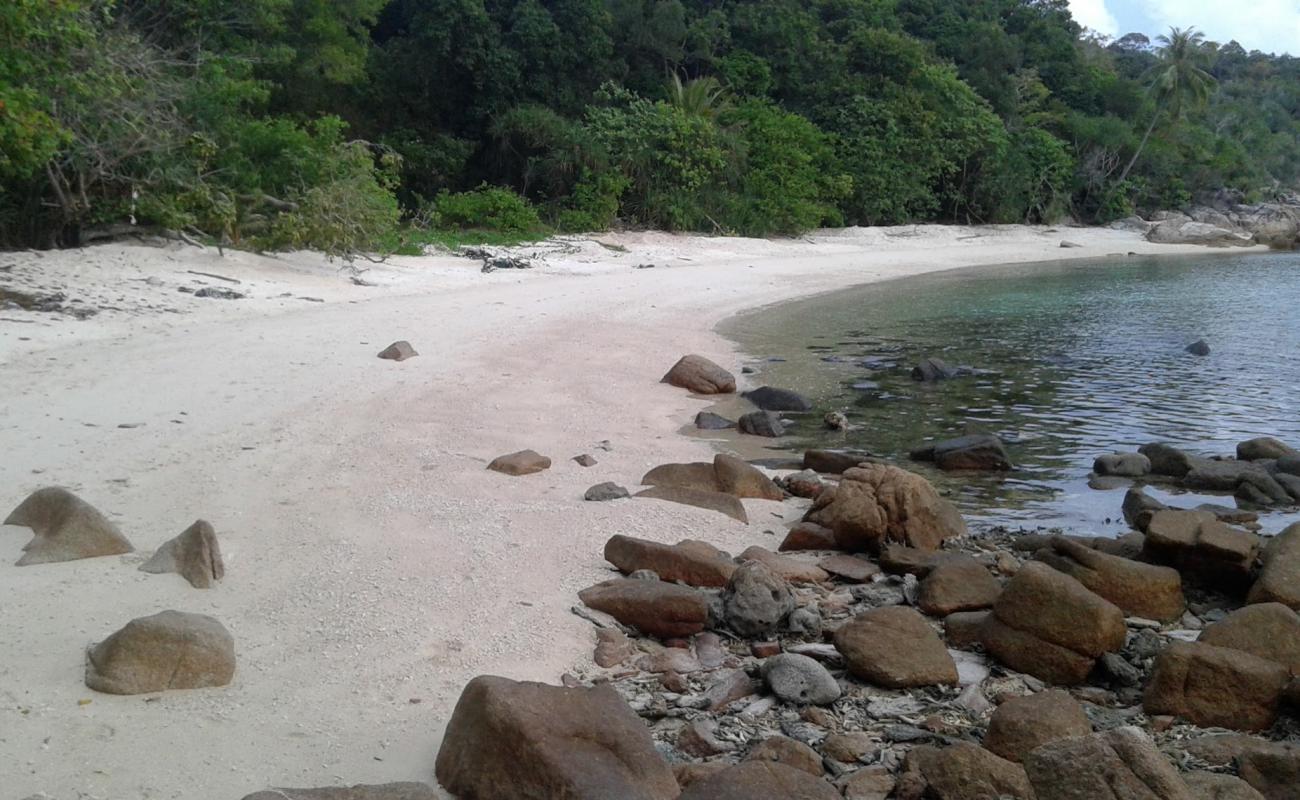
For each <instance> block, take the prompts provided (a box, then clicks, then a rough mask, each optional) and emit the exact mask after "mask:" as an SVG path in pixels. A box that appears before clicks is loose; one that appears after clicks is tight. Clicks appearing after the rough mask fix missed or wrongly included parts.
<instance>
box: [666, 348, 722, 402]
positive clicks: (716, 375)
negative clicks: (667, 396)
mask: <svg viewBox="0 0 1300 800" xmlns="http://www.w3.org/2000/svg"><path fill="white" fill-rule="evenodd" d="M661 382H662V383H668V384H671V385H673V386H677V387H680V388H682V389H688V390H690V391H692V392H695V393H696V394H730V393H731V392H734V391H736V378H735V376H733V375H732V374H731V373H730V372H727V371H726V370H725V369H723V368H722V367H720V366H718V365H717V364H715V363H713V362H712V361H710V360H709V359H707V358H705V357H704V356H700V355H694V354H692V355H687V356H682V357H681V359H680V360H679V361H678V362H677V363H676V364H674V365H673V367H672V369H670V370H668V374H666V375H664V377H663V380H662V381H661Z"/></svg>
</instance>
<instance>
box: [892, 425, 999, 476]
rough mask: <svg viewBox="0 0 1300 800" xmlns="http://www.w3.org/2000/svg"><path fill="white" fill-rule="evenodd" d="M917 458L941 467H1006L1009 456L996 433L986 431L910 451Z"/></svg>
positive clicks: (955, 468) (984, 468)
mask: <svg viewBox="0 0 1300 800" xmlns="http://www.w3.org/2000/svg"><path fill="white" fill-rule="evenodd" d="M911 457H912V458H913V459H914V460H916V461H933V462H934V464H935V466H937V467H938V468H939V469H942V470H945V471H946V470H983V471H995V472H996V471H1007V470H1010V469H1012V465H1011V456H1010V455H1008V454H1007V448H1006V446H1005V445H1003V444H1002V440H1001V439H999V438H998V437H996V436H994V435H992V434H987V433H976V434H971V435H969V436H958V437H957V438H955V439H945V440H944V441H941V442H936V443H934V444H932V445H926V446H925V447H919V448H917V449H915V450H913V451H912V452H911Z"/></svg>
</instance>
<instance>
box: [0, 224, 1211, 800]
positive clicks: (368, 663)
mask: <svg viewBox="0 0 1300 800" xmlns="http://www.w3.org/2000/svg"><path fill="white" fill-rule="evenodd" d="M1063 240H1068V241H1070V242H1072V243H1076V244H1078V245H1079V246H1078V247H1072V248H1068V249H1063V248H1062V247H1061V242H1062V241H1063ZM519 252H520V253H522V254H524V255H531V254H536V255H538V256H539V257H538V260H537V266H536V267H535V268H534V269H531V270H528V271H517V270H500V271H495V272H492V273H488V274H484V273H481V272H480V270H479V262H478V261H475V260H472V259H466V258H456V257H452V256H428V257H419V258H415V257H401V258H394V259H391V260H390V261H388V262H387V263H384V264H369V263H365V262H358V265H359V267H360V268H363V269H364V268H368V269H367V271H366V272H364V274H363V275H362V276H361V277H362V278H363V280H364V281H365V282H367V283H371V284H374V285H371V286H361V285H357V284H355V283H354V282H353V281H352V280H351V279H350V278H351V275H352V273H351V272H349V271H347V270H340V266H341V265H340V264H339V263H329V262H327V261H326V260H325V259H324V258H323V257H322V256H319V255H316V254H310V253H295V254H286V255H281V256H276V257H265V256H256V255H252V254H247V253H237V252H227V253H226V254H225V255H224V256H222V255H219V254H218V253H217V252H216V251H215V250H213V249H205V250H200V249H197V248H194V247H182V246H169V247H166V248H157V247H146V246H140V245H108V246H102V247H96V248H92V249H86V250H77V251H61V252H44V253H6V254H0V287H4V288H9V289H18V290H23V291H35V292H38V293H45V294H48V293H52V292H63V293H64V294H66V295H67V297H68V300H69V301H72V300H79V301H81V305H84V306H87V307H102V308H103V309H104V310H101V311H100V312H99V313H98V314H96V315H94V316H92V317H90V318H88V319H84V320H78V319H76V318H74V317H73V316H71V315H66V314H58V313H40V312H33V311H24V310H21V309H4V308H3V304H0V453H3V457H0V515H3V514H4V513H7V512H8V510H9V509H10V508H12V507H13V506H15V505H17V504H18V502H19V501H21V500H22V499H23V498H24V497H25V496H26V495H27V494H28V493H29V492H31V491H33V490H35V489H37V488H39V487H42V486H47V485H62V486H66V487H68V488H71V489H72V490H74V491H75V492H77V493H78V494H79V495H80V496H81V497H82V498H84V499H85V500H87V501H88V502H90V503H92V504H94V505H95V506H97V507H98V508H99V509H101V510H102V511H104V512H105V513H106V514H107V515H109V516H110V518H111V519H113V520H114V521H115V522H116V523H117V524H118V525H119V527H120V528H121V529H122V531H123V532H124V533H125V534H126V535H127V536H128V537H129V538H130V539H131V541H132V543H133V544H134V545H135V547H136V548H137V550H138V552H137V553H135V554H131V555H127V556H120V557H107V558H98V559H87V560H81V561H74V562H67V563H59V564H47V565H38V566H29V567H21V568H19V567H15V566H13V564H14V562H15V561H16V560H17V559H18V558H19V555H20V551H21V548H22V546H23V545H24V544H25V543H26V542H27V540H28V539H29V538H30V532H29V531H28V530H26V529H24V528H17V527H0V641H2V642H3V655H2V656H0V696H2V697H3V703H0V763H2V764H4V765H5V767H4V769H3V772H4V774H5V778H4V780H3V782H2V783H3V785H4V787H5V795H6V796H12V797H15V798H21V797H27V796H28V795H31V794H34V793H37V792H45V793H47V794H48V795H49V796H50V797H53V798H70V797H82V798H128V797H130V798H159V799H162V798H182V797H185V798H194V797H198V796H201V797H205V798H208V797H210V798H239V797H242V796H243V795H244V794H247V793H249V792H253V791H255V790H258V789H262V788H265V787H267V786H276V785H278V786H319V785H326V784H336V783H349V784H350V783H363V782H375V783H378V782H384V781H396V780H423V781H432V779H433V762H434V756H435V754H436V753H437V750H438V745H439V741H440V737H441V732H442V728H443V726H444V725H445V723H446V720H447V718H448V716H449V714H450V712H451V708H452V706H453V704H454V703H455V701H456V698H457V696H458V694H459V692H460V689H461V687H462V686H463V685H464V684H465V683H466V682H467V681H468V680H469V679H470V678H472V677H474V676H475V675H479V674H484V673H490V674H498V675H505V676H508V677H511V678H518V679H530V680H540V681H546V682H550V683H555V682H557V681H558V679H559V677H560V675H561V674H562V673H563V672H565V671H566V670H568V669H570V668H572V667H573V666H574V665H575V664H581V663H583V662H584V661H586V660H588V659H589V657H590V652H591V644H592V642H593V641H594V634H593V629H592V626H591V625H590V623H588V622H586V621H584V620H583V619H580V618H579V617H577V616H575V615H574V614H572V613H571V612H570V610H569V609H570V607H571V606H573V605H574V604H575V602H576V596H575V594H576V592H577V590H579V589H581V588H583V587H585V586H587V585H590V584H591V583H594V582H596V581H598V580H601V579H602V578H604V577H605V576H607V575H608V569H609V568H608V566H607V565H605V564H604V563H603V562H602V561H601V560H600V558H599V555H598V554H599V553H600V551H601V546H602V545H603V543H604V541H605V540H606V539H607V538H608V537H609V536H611V535H613V534H615V533H624V534H629V535H635V536H640V537H644V538H650V539H657V540H661V541H665V542H669V541H677V540H679V539H682V538H687V537H690V538H698V539H704V540H707V541H709V542H712V543H714V544H716V545H717V546H719V547H721V548H723V549H725V550H729V551H731V552H738V551H739V550H741V549H744V547H746V546H747V545H750V544H765V545H768V546H772V547H774V546H775V543H776V542H777V541H779V538H778V537H777V536H775V535H773V533H772V532H773V531H777V530H779V529H780V524H781V518H782V516H785V517H792V516H793V514H794V513H795V511H794V510H793V509H783V507H782V505H781V504H777V503H770V502H764V501H746V505H747V506H748V510H749V515H750V518H751V524H750V525H749V526H745V525H741V524H739V523H737V522H734V521H732V520H730V519H728V518H726V517H723V516H721V515H718V514H714V513H710V512H705V511H699V510H694V509H690V508H686V507H683V506H675V505H669V504H666V503H662V502H659V501H647V500H635V501H619V502H613V503H585V502H583V500H582V494H583V492H584V490H585V489H586V488H587V487H588V486H591V485H592V484H595V483H598V482H602V481H615V482H618V483H621V484H623V485H626V486H629V487H635V486H636V485H637V483H638V479H639V477H640V476H641V475H642V474H643V473H644V472H645V471H646V470H647V469H649V468H650V467H652V466H654V465H656V464H659V463H663V462H666V461H690V460H699V459H703V458H708V457H710V444H709V442H708V441H707V440H704V439H698V438H692V437H684V436H681V435H679V433H678V431H679V429H680V428H681V427H682V425H683V424H685V423H687V422H689V421H690V419H691V417H692V416H693V415H694V414H695V412H696V411H697V410H699V409H701V408H703V407H705V406H706V405H708V401H707V400H706V399H702V398H695V397H691V396H689V395H688V394H686V393H685V392H683V391H682V390H680V389H675V388H673V387H670V386H668V385H665V384H661V383H659V379H660V377H661V376H662V375H663V373H664V372H665V371H666V370H667V369H668V367H669V366H671V365H672V364H673V362H674V361H676V359H677V358H678V357H680V356H681V355H682V354H684V353H692V352H694V353H700V354H702V355H705V356H707V357H709V358H712V359H713V360H715V361H717V362H718V363H720V364H722V365H724V366H726V367H728V368H729V369H732V370H733V371H734V372H736V373H739V367H740V365H741V363H742V356H741V354H739V353H737V352H735V349H734V347H733V346H732V345H731V344H730V343H729V342H727V341H726V340H725V339H723V338H721V337H720V336H719V335H718V334H716V333H715V332H714V327H715V325H716V324H717V323H718V322H719V321H720V320H722V319H724V318H726V317H727V316H729V315H731V314H734V313H736V312H738V311H740V310H743V309H748V308H754V307H757V306H762V305H765V304H769V303H775V302H779V301H782V300H787V299H792V298H796V297H802V296H807V295H810V294H813V293H817V292H824V291H831V290H834V289H836V288H840V287H845V286H849V285H855V284H863V283H870V282H875V281H883V280H889V279H894V278H901V277H906V276H910V275H917V274H921V273H924V272H930V271H935V270H946V269H956V268H964V267H975V266H981V265H990V264H1000V263H1011V262H1036V261H1047V260H1057V259H1089V258H1098V257H1105V256H1112V255H1124V254H1128V253H1138V254H1179V253H1200V252H1205V251H1204V249H1203V248H1199V247H1192V246H1173V245H1156V244H1149V243H1147V242H1146V241H1144V240H1143V239H1142V238H1141V237H1139V236H1138V235H1137V234H1133V233H1128V232H1122V231H1113V230H1103V229H1046V228H1031V227H1020V226H1007V227H995V228H987V227H985V228H965V227H941V226H918V227H906V228H890V229H883V228H882V229H850V230H845V231H827V232H820V233H817V234H813V235H810V236H806V237H803V238H800V239H796V240H782V241H767V240H752V239H723V238H705V237H697V236H672V235H667V234H657V233H628V234H609V235H603V236H600V237H598V238H596V239H592V238H582V237H573V238H566V239H562V240H552V241H549V242H546V243H543V244H539V245H536V246H529V247H523V248H520V249H519ZM647 265H653V268H644V267H646V266H647ZM638 266H639V267H643V268H639V269H638V268H635V267H638ZM195 272H200V273H202V272H206V273H212V274H217V275H221V276H224V277H226V278H231V279H234V280H233V281H232V280H221V279H218V278H212V277H207V276H204V275H199V274H194V273H195ZM234 281H238V283H235V282H234ZM179 287H186V288H189V289H200V288H203V287H216V288H225V289H232V290H236V291H239V292H242V293H245V294H247V295H248V296H247V297H246V298H244V299H239V300H225V299H212V298H202V297H195V296H194V295H193V294H191V293H187V292H181V291H179V290H178V288H179ZM72 307H76V305H75V304H74V305H73V306H72ZM398 339H405V340H408V341H410V342H411V344H412V345H413V346H414V347H415V349H416V350H417V351H419V354H420V355H419V357H418V358H415V359H412V360H409V361H405V362H401V363H395V362H390V361H384V360H380V359H378V358H376V357H375V354H376V353H377V352H378V351H379V350H380V349H382V348H383V347H385V346H386V345H388V344H389V343H390V342H392V341H394V340H398ZM791 388H798V387H791ZM121 426H129V427H121ZM522 448H532V449H534V450H537V451H538V452H540V453H543V454H545V455H548V456H550V457H551V458H552V459H553V462H554V466H553V467H552V468H551V469H550V470H549V471H546V472H543V473H541V474H537V475H532V476H527V477H523V478H511V477H506V476H504V475H500V474H497V473H493V472H488V471H486V470H485V469H484V467H485V465H486V464H487V463H488V461H490V460H491V459H492V458H493V457H494V456H497V455H500V454H502V453H507V452H511V451H515V450H519V449H522ZM581 453H589V454H591V455H593V456H594V457H595V458H596V459H597V461H598V462H599V463H598V464H597V465H596V466H594V467H590V468H584V467H581V466H579V465H578V464H576V463H574V462H573V461H572V460H571V458H572V457H573V456H576V455H578V454H581ZM198 518H202V519H206V520H208V521H210V522H211V523H212V524H213V525H214V526H215V528H216V531H217V535H218V537H219V538H220V541H221V546H222V549H223V551H224V553H225V558H226V567H227V575H226V579H225V581H224V582H223V583H222V584H220V585H219V586H217V587H216V588H213V589H211V590H206V591H202V590H196V589H194V588H191V587H190V585H189V584H187V583H186V582H185V581H184V580H183V579H181V578H180V577H178V576H176V575H150V574H146V573H143V572H140V571H138V569H137V567H138V565H139V564H140V563H142V562H143V561H144V560H145V559H146V558H147V557H148V555H149V554H150V553H151V552H152V551H153V549H154V548H156V547H157V546H158V545H159V544H161V543H162V542H164V541H166V540H167V539H170V538H171V537H173V536H175V535H176V534H178V533H179V532H181V531H182V530H183V529H184V528H186V527H187V526H188V525H190V524H191V523H192V522H193V521H194V520H195V519H198ZM163 609H177V610H182V611H193V612H199V613H204V614H211V615H213V616H215V617H217V618H218V619H220V620H221V621H222V622H223V623H224V624H225V625H226V626H227V627H228V628H229V629H230V631H231V633H232V634H233V635H234V637H235V641H236V648H237V652H238V671H237V673H236V675H235V679H234V682H233V683H232V684H231V685H230V686H228V687H225V688H221V689H209V690H198V691H189V692H172V693H168V694H165V695H146V696H128V697H119V696H112V695H105V694H97V693H94V692H92V691H90V690H89V689H87V688H86V687H85V685H84V684H83V682H82V671H83V663H84V661H83V659H84V651H85V648H86V646H87V645H88V644H90V643H92V642H96V641H99V640H101V639H102V638H104V637H105V636H107V635H108V634H110V633H112V632H113V631H115V630H117V629H118V628H119V627H121V626H122V625H123V624H125V623H126V622H127V621H128V620H130V619H132V618H135V617H139V616H144V615H148V614H153V613H155V612H157V611H160V610H163ZM196 786H201V787H203V788H202V791H201V792H197V793H196V791H195V787H196Z"/></svg>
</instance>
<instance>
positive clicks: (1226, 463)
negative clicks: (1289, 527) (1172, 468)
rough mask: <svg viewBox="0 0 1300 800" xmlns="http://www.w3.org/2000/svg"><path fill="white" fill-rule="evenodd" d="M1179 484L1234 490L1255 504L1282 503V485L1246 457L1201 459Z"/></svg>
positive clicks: (1285, 495) (1288, 498)
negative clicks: (1234, 459) (1241, 458)
mask: <svg viewBox="0 0 1300 800" xmlns="http://www.w3.org/2000/svg"><path fill="white" fill-rule="evenodd" d="M1183 486H1184V487H1186V488H1188V489H1196V490H1198V491H1209V492H1238V493H1243V494H1244V496H1246V497H1248V498H1250V499H1251V501H1252V502H1255V503H1257V504H1264V505H1268V504H1274V503H1282V504H1286V503H1289V502H1290V501H1291V495H1289V494H1288V493H1287V491H1286V489H1285V488H1283V486H1282V485H1281V484H1279V483H1278V482H1277V479H1276V478H1274V477H1273V476H1272V475H1270V474H1269V473H1268V470H1266V469H1264V468H1263V467H1262V466H1260V465H1259V464H1255V463H1253V462H1250V461H1233V460H1222V461H1216V460H1213V459H1201V460H1198V461H1197V462H1196V464H1195V465H1194V466H1193V467H1192V470H1191V471H1190V472H1188V473H1187V474H1186V475H1184V476H1183Z"/></svg>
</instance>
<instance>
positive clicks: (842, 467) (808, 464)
mask: <svg viewBox="0 0 1300 800" xmlns="http://www.w3.org/2000/svg"><path fill="white" fill-rule="evenodd" d="M876 459H877V456H876V455H875V454H873V453H869V452H867V451H866V450H807V451H804V454H803V468H804V469H810V470H812V471H813V472H820V473H822V474H823V475H839V474H841V473H843V472H846V471H848V470H851V469H853V468H854V467H856V466H858V465H860V464H867V463H871V462H873V461H875V460H876Z"/></svg>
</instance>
